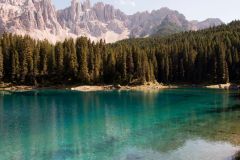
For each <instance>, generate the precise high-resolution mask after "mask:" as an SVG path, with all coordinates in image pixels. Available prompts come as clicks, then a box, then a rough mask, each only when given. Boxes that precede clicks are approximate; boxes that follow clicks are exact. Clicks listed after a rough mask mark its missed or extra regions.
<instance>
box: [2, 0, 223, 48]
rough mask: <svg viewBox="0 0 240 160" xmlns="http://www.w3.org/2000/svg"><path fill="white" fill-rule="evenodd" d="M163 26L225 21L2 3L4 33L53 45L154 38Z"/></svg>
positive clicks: (99, 7)
mask: <svg viewBox="0 0 240 160" xmlns="http://www.w3.org/2000/svg"><path fill="white" fill-rule="evenodd" d="M163 24H164V25H165V24H174V25H175V26H176V27H179V28H180V30H181V31H186V30H198V29H204V28H208V27H210V26H217V25H220V24H222V21H221V20H219V19H207V20H206V21H203V22H198V21H191V22H189V21H187V20H186V18H185V17H184V15H182V14H180V13H179V12H177V11H173V10H170V9H168V8H162V9H159V10H155V11H152V12H138V13H136V14H134V15H126V14H125V13H123V12H122V11H121V10H119V9H115V8H114V7H113V6H112V5H108V4H104V3H102V2H98V3H96V4H94V5H92V4H91V2H90V0H85V1H79V0H72V2H71V5H70V6H69V7H67V8H65V9H62V10H58V11H57V10H56V9H55V7H54V6H53V4H52V2H51V0H0V32H2V33H3V32H11V33H16V34H21V35H25V34H28V35H30V36H31V37H33V38H35V39H41V40H42V39H48V40H49V41H51V42H53V43H55V42H56V41H61V40H63V39H65V38H68V37H72V38H76V37H78V36H87V37H89V38H90V39H92V40H100V39H105V40H106V41H107V42H115V41H118V40H122V39H126V38H129V37H146V36H151V35H154V34H155V33H156V32H157V31H159V29H161V27H162V26H163ZM165 26H166V25H165Z"/></svg>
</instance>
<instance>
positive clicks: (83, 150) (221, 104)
mask: <svg viewBox="0 0 240 160" xmlns="http://www.w3.org/2000/svg"><path fill="white" fill-rule="evenodd" d="M239 122H240V96H239V95H238V92H236V91H222V90H210V89H172V90H162V91H146V92H143V91H101V92H88V93H83V92H75V91H67V90H36V91H29V92H22V93H20V92H19V93H18V92H16V93H9V92H0V160H231V159H232V158H231V157H232V156H233V155H234V154H235V153H236V152H237V151H239V150H240V123H239Z"/></svg>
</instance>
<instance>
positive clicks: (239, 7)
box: [53, 0, 240, 23]
mask: <svg viewBox="0 0 240 160" xmlns="http://www.w3.org/2000/svg"><path fill="white" fill-rule="evenodd" d="M70 1H71V0H53V3H54V4H55V6H56V8H57V9H61V8H65V7H67V6H69V5H70ZM80 1H83V0H80ZM99 1H101V2H104V3H108V4H112V5H114V6H115V8H119V9H121V10H122V11H123V12H124V13H126V14H133V13H136V12H138V11H146V10H148V11H152V10H154V9H155V10H156V9H160V8H162V7H168V8H170V9H173V10H177V11H179V12H180V13H183V14H184V15H185V16H186V18H187V19H188V20H199V21H202V20H205V19H207V18H220V19H221V20H222V21H224V22H225V23H228V22H231V21H232V20H236V19H239V20H240V0H91V2H92V3H96V2H99Z"/></svg>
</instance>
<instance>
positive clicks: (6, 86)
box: [0, 82, 240, 92]
mask: <svg viewBox="0 0 240 160" xmlns="http://www.w3.org/2000/svg"><path fill="white" fill-rule="evenodd" d="M175 88H209V89H225V90H237V89H239V88H240V87H239V85H236V84H230V83H227V84H217V85H189V84H186V85H184V84H183V85H164V84H159V83H156V82H155V83H151V82H149V83H145V84H143V85H125V86H121V85H119V84H118V85H69V86H67V85H58V86H49V87H35V86H25V85H13V84H11V83H2V84H0V90H1V91H13V92H14V91H18V92H21V91H29V90H34V89H67V90H72V91H81V92H93V91H111V90H161V89H175Z"/></svg>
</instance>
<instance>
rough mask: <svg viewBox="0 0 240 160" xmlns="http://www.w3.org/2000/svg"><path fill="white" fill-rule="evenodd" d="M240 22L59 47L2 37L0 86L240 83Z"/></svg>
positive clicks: (78, 41) (80, 40)
mask: <svg viewBox="0 0 240 160" xmlns="http://www.w3.org/2000/svg"><path fill="white" fill-rule="evenodd" d="M239 56H240V21H233V22H231V23H229V24H228V25H221V26H219V27H213V28H209V29H205V30H201V31H190V32H183V33H179V34H174V35H171V36H167V37H149V38H142V39H128V40H123V41H119V42H116V43H114V44H106V43H105V42H104V41H102V40H101V41H99V42H97V43H95V42H92V41H90V40H89V39H87V38H86V37H80V38H78V39H76V40H73V39H66V40H65V41H64V42H58V43H56V44H55V45H53V44H50V43H49V42H48V41H47V40H45V41H37V40H33V39H31V38H30V37H28V36H24V37H23V36H17V35H12V34H2V35H1V39H0V81H2V82H10V83H14V84H25V85H51V84H114V83H119V84H141V83H144V82H150V81H157V82H160V83H165V84H171V83H191V84H202V83H208V84H217V83H226V82H239V80H240V59H239Z"/></svg>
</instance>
